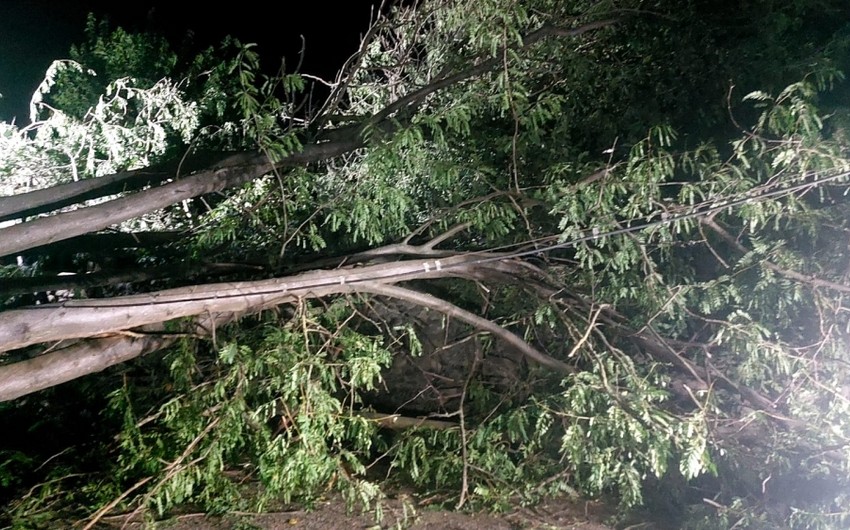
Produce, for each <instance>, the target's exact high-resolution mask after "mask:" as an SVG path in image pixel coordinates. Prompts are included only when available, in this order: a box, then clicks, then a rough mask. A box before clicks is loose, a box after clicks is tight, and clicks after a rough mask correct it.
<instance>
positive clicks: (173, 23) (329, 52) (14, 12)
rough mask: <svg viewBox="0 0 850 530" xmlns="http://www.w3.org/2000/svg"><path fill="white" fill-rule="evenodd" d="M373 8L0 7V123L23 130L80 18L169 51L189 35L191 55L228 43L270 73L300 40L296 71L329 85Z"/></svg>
mask: <svg viewBox="0 0 850 530" xmlns="http://www.w3.org/2000/svg"><path fill="white" fill-rule="evenodd" d="M375 4H380V2H379V1H377V0H343V1H336V0H314V1H312V2H310V1H306V2H305V1H298V2H296V1H292V0H281V1H279V2H277V3H275V4H271V5H274V6H275V7H274V8H273V10H271V9H270V8H269V7H268V6H269V5H270V4H269V3H262V4H261V3H259V2H252V1H246V0H243V1H241V2H231V3H227V4H219V5H224V6H226V7H227V8H228V10H226V11H225V10H218V9H214V8H213V7H212V4H208V5H207V6H206V7H204V8H202V9H201V8H198V7H196V6H194V5H186V4H185V3H183V2H179V1H176V0H172V1H170V2H165V1H156V0H135V1H123V2H120V1H115V0H113V1H109V2H108V1H104V0H77V1H74V0H0V94H2V95H3V97H2V99H0V120H5V121H10V120H11V119H12V118H13V117H15V116H17V119H16V123H18V124H19V125H24V124H26V123H27V121H28V120H27V113H28V110H27V109H28V105H29V99H30V97H31V95H32V92H33V91H34V90H35V88H36V87H37V86H38V84H39V83H40V82H41V80H42V79H43V77H44V72H45V70H46V69H47V67H48V66H49V65H50V63H51V61H53V60H55V59H61V58H66V57H67V56H68V50H69V48H70V47H71V45H72V44H75V43H79V42H82V40H83V33H84V29H85V21H86V15H87V14H88V13H89V12H92V13H94V14H95V15H96V16H97V17H98V18H103V17H107V18H108V19H109V20H110V21H111V22H112V25H113V26H121V27H123V28H124V29H127V30H151V31H154V32H156V33H159V34H161V35H164V36H165V37H166V38H168V39H169V41H171V43H172V45H173V46H174V47H175V48H176V47H177V46H179V45H180V43H182V42H184V41H185V40H186V38H187V35H189V34H190V32H191V35H192V42H193V43H194V44H195V45H196V46H197V48H198V50H200V49H203V48H205V47H207V46H209V45H216V44H218V43H219V42H221V40H222V39H223V38H224V37H225V36H226V35H232V36H234V37H236V38H238V39H239V40H240V41H242V42H246V43H247V42H255V43H257V44H258V45H259V52H260V55H261V57H262V58H263V65H264V67H266V68H268V69H269V70H270V71H273V70H276V69H277V67H278V66H279V65H280V58H281V57H286V63H287V65H292V67H294V65H295V64H297V60H298V52H299V50H300V49H301V45H302V41H301V36H302V35H303V36H304V39H305V40H306V55H305V59H304V64H303V67H302V71H303V72H305V73H310V74H314V75H320V76H322V77H324V78H330V77H332V76H333V74H334V73H335V72H336V71H337V70H338V69H339V67H340V66H342V63H343V62H344V61H345V59H346V58H347V57H348V56H349V55H351V54H352V53H353V52H354V51H356V50H357V46H358V44H359V42H360V40H359V38H360V35H361V34H362V33H364V32H365V31H366V29H367V28H368V25H369V19H370V15H371V9H372V6H373V5H375Z"/></svg>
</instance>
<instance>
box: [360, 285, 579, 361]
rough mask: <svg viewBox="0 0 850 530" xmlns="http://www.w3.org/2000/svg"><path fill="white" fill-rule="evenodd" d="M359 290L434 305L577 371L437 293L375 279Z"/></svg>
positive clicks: (536, 357)
mask: <svg viewBox="0 0 850 530" xmlns="http://www.w3.org/2000/svg"><path fill="white" fill-rule="evenodd" d="M357 290H358V291H359V292H367V293H372V294H378V295H382V296H389V297H391V298H398V299H400V300H406V301H408V302H412V303H414V304H417V305H420V306H422V307H428V308H431V309H434V310H436V311H439V312H441V313H443V314H445V315H448V316H450V317H454V318H456V319H458V320H461V321H463V322H466V323H467V324H471V325H472V326H475V327H476V328H478V329H482V330H484V331H488V332H490V333H491V334H493V336H494V337H496V338H499V339H501V340H503V341H505V342H506V343H508V344H510V345H511V346H513V347H514V348H516V349H517V350H518V351H519V352H520V353H522V354H523V355H525V356H526V357H527V358H528V359H529V360H531V361H533V362H535V363H537V364H540V365H541V366H546V367H547V368H552V369H554V370H556V371H558V372H559V373H562V374H569V373H574V372H575V369H574V368H573V367H572V366H570V365H568V364H566V363H563V362H561V361H559V360H557V359H554V358H552V357H550V356H548V355H546V354H544V353H542V352H540V351H538V350H537V349H535V348H534V347H533V346H531V345H530V344H528V343H527V342H525V341H524V340H522V339H521V338H519V337H517V336H516V335H514V334H513V333H511V332H510V331H508V330H506V329H505V328H503V327H501V326H499V325H498V324H496V323H495V322H493V321H491V320H487V319H486V318H482V317H479V316H478V315H476V314H473V313H470V312H469V311H466V310H465V309H461V308H459V307H458V306H456V305H454V304H451V303H449V302H447V301H445V300H442V299H440V298H437V297H436V296H431V295H429V294H425V293H420V292H418V291H414V290H411V289H406V288H404V287H398V286H395V285H383V284H380V283H374V282H369V283H364V284H361V285H359V286H358V288H357Z"/></svg>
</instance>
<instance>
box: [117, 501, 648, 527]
mask: <svg viewBox="0 0 850 530" xmlns="http://www.w3.org/2000/svg"><path fill="white" fill-rule="evenodd" d="M611 514H612V512H611V510H609V509H608V508H606V507H605V506H604V505H603V504H601V503H599V502H592V501H587V502H585V501H575V500H571V499H559V500H551V501H548V502H544V503H541V504H539V505H537V506H535V507H533V508H516V509H514V510H513V511H511V512H509V513H505V514H488V513H469V512H461V511H452V510H445V509H434V508H433V507H429V506H423V505H422V504H421V503H417V502H414V501H412V500H411V499H410V498H406V497H404V496H400V497H399V498H397V499H392V500H387V501H385V503H384V516H383V519H382V521H381V522H380V523H378V522H376V521H375V517H374V514H373V513H366V514H360V513H357V512H355V513H349V512H348V511H347V510H346V506H345V502H344V501H343V500H342V499H341V498H339V497H333V498H328V499H325V500H323V501H321V502H319V503H317V504H316V506H315V507H314V509H312V510H309V511H308V510H301V509H292V510H285V511H278V512H270V513H264V514H235V515H230V516H226V517H210V516H207V515H205V514H184V515H179V516H175V517H174V518H172V519H170V520H167V521H162V522H160V523H157V524H156V525H155V526H154V527H153V528H155V530H202V529H203V530H284V529H286V530H295V529H310V530H337V529H345V530H349V529H350V530H384V529H393V528H399V529H409V530H520V529H529V530H531V529H540V530H543V529H545V530H613V528H614V527H613V526H607V525H606V524H605V522H604V521H605V520H606V519H610V517H611ZM102 523H107V525H106V526H108V527H112V528H124V529H128V530H130V529H132V530H142V529H144V528H146V527H145V526H144V525H143V524H142V523H132V522H130V523H128V522H127V521H122V520H120V518H108V519H107V520H106V521H102ZM147 528H151V527H150V526H148V527H147ZM642 528H646V527H642Z"/></svg>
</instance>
